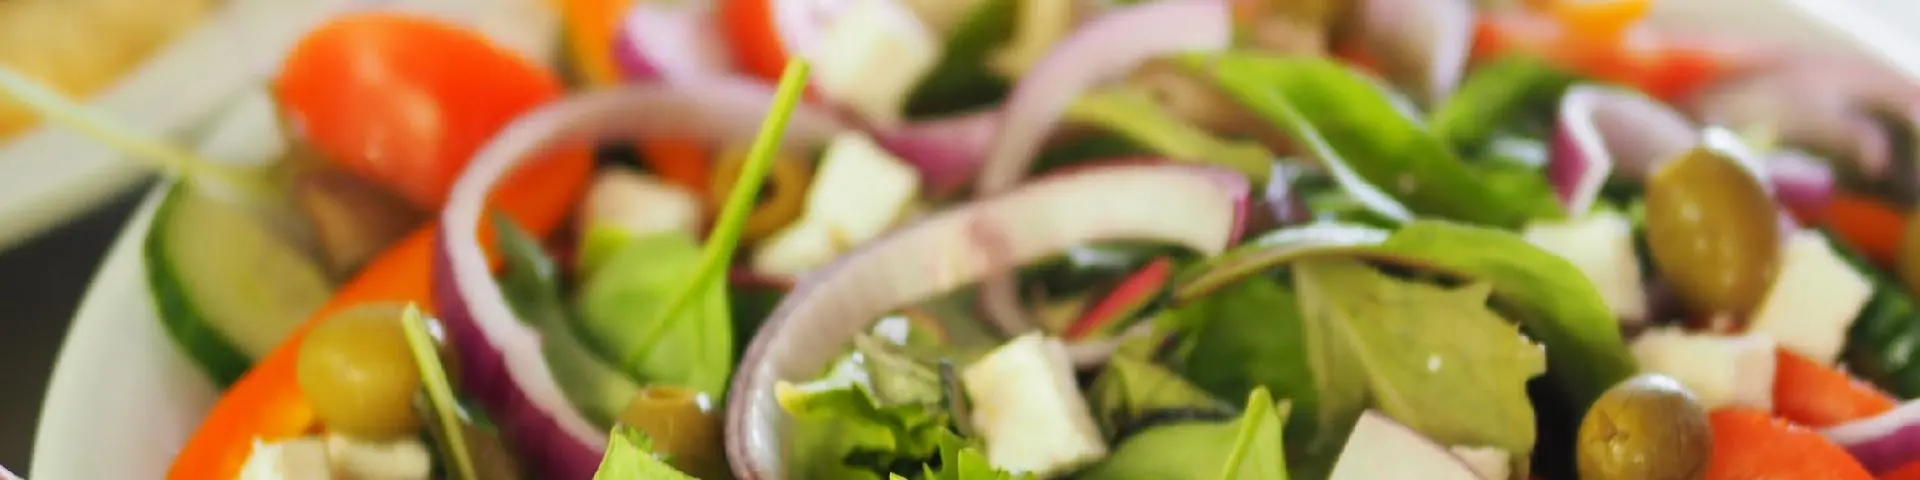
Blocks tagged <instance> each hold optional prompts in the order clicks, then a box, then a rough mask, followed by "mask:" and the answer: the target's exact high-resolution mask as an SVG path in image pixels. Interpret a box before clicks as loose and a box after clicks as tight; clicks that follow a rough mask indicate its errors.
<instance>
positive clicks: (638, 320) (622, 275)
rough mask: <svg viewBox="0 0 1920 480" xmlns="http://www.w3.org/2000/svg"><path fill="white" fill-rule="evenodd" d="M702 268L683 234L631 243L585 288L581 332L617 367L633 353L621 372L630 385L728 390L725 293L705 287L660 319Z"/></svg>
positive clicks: (728, 330)
mask: <svg viewBox="0 0 1920 480" xmlns="http://www.w3.org/2000/svg"><path fill="white" fill-rule="evenodd" d="M699 262H700V250H699V247H698V246H696V245H694V241H693V238H691V237H689V236H687V235H686V234H684V233H681V232H660V233H653V234H648V235H642V236H637V237H632V238H629V239H628V240H627V243H626V245H624V246H622V247H620V249H619V251H618V252H615V253H614V254H613V256H612V257H610V258H608V259H606V262H605V264H604V265H602V266H601V267H600V268H599V271H598V273H596V274H595V275H594V276H593V277H592V278H591V279H589V280H588V281H587V282H586V284H585V285H583V286H582V288H581V291H580V296H579V298H577V299H576V307H577V308H579V311H580V318H579V322H580V324H579V327H580V329H581V330H582V331H584V332H585V335H584V336H585V337H587V338H588V339H589V340H590V342H591V344H592V345H593V346H594V347H595V350H597V351H598V352H599V353H600V355H602V356H603V357H605V358H606V359H608V360H609V361H613V362H615V364H616V365H617V364H619V362H620V361H622V360H624V359H627V357H624V356H627V355H632V354H635V353H638V354H639V356H638V357H634V359H637V360H638V361H637V362H631V361H629V362H625V365H624V366H623V367H621V368H620V370H621V371H623V372H625V374H626V376H627V377H628V378H630V379H632V381H633V382H634V383H635V384H642V385H644V384H650V383H665V384H672V385H681V386H685V387H688V388H692V389H694V390H698V391H700V392H702V393H706V394H708V395H713V396H715V397H719V396H721V394H722V393H724V392H725V391H726V388H727V384H726V382H727V376H728V375H730V374H731V373H732V369H733V323H732V320H731V318H730V317H729V313H730V305H729V304H728V302H727V292H726V291H725V290H724V289H721V288H710V289H707V290H706V291H704V292H702V294H701V297H702V298H701V299H700V303H699V304H698V305H697V306H696V308H694V309H692V310H690V311H685V312H681V313H680V314H679V315H676V316H674V317H670V318H665V319H660V318H659V316H660V314H661V311H662V310H663V309H664V308H666V305H667V304H668V302H670V301H671V300H670V298H669V297H668V295H671V293H670V292H672V291H674V289H676V288H679V287H681V286H682V285H684V284H685V283H686V282H687V279H688V278H689V277H692V276H694V275H695V273H694V272H695V270H697V269H698V268H700V267H699ZM656 329H657V330H656ZM650 335H653V336H658V337H659V338H661V339H665V340H650V339H649V338H648V337H649V336H650ZM615 411H618V410H615Z"/></svg>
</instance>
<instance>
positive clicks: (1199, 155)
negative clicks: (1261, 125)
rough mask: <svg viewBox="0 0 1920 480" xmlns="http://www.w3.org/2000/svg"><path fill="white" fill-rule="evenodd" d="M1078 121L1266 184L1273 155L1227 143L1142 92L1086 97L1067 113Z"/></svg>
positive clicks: (1132, 90) (1257, 147)
mask: <svg viewBox="0 0 1920 480" xmlns="http://www.w3.org/2000/svg"><path fill="white" fill-rule="evenodd" d="M1066 117H1067V119H1069V120H1072V121H1074V122H1077V123H1082V124H1086V125H1094V126H1098V127H1101V128H1104V129H1107V130H1108V131H1112V132H1114V133H1117V134H1119V135H1121V136H1124V137H1126V138H1127V139H1128V140H1132V141H1133V143H1135V144H1138V145H1141V146H1144V147H1147V148H1149V149H1152V150H1153V151H1154V152H1155V153H1158V154H1160V155H1164V156H1167V157H1170V158H1173V159H1176V160H1186V161H1193V162H1204V163H1208V164H1214V165H1218V166H1221V167H1225V168H1230V169H1233V170H1234V171H1237V172H1240V174H1242V175H1246V176H1247V178H1250V179H1252V180H1253V181H1254V183H1266V181H1267V176H1268V174H1270V173H1271V172H1272V171H1273V169H1272V168H1271V166H1272V164H1273V153H1272V152H1269V151H1267V148H1266V147H1264V146H1261V145H1260V144H1258V143H1253V142H1245V141H1235V140H1226V139H1222V138H1219V137H1215V136H1214V135H1213V134H1212V133H1209V132H1207V131H1205V130H1202V129H1200V128H1199V127H1196V126H1194V125H1193V124H1191V123H1188V122H1186V121H1183V120H1181V119H1180V118H1178V117H1175V116H1174V115H1173V114H1172V113H1171V112H1168V111H1167V110H1166V108H1163V107H1161V106H1160V104H1159V103H1156V102H1155V100H1154V99H1153V97H1152V96H1151V95H1149V94H1148V93H1147V92H1146V91H1144V90H1141V89H1137V88H1108V89H1102V90H1094V91H1091V92H1087V93H1086V94H1084V95H1081V97H1080V99H1078V100H1075V101H1074V102H1073V105H1072V106H1070V107H1069V108H1068V109H1067V111H1066Z"/></svg>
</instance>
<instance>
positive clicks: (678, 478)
mask: <svg viewBox="0 0 1920 480" xmlns="http://www.w3.org/2000/svg"><path fill="white" fill-rule="evenodd" d="M609 437H610V438H609V439H608V442H607V456H605V457H602V458H601V459H600V470H599V471H597V472H594V473H593V480H694V478H693V477H692V476H689V475H687V474H685V473H680V471H679V470H674V469H673V466H671V465H667V462H666V460H662V459H660V458H659V457H656V456H654V455H653V439H651V438H647V433H646V432H642V431H640V429H638V428H633V427H629V426H625V425H621V426H619V427H614V429H613V434H612V435H610V436H609Z"/></svg>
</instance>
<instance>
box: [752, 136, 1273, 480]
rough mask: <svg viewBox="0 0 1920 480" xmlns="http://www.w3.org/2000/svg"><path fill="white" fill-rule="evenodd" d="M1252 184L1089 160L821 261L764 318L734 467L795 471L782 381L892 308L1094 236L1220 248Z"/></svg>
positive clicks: (1180, 169)
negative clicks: (790, 465)
mask: <svg viewBox="0 0 1920 480" xmlns="http://www.w3.org/2000/svg"><path fill="white" fill-rule="evenodd" d="M1140 192H1154V193H1153V194H1151V195H1142V194H1141V193H1140ZM1248 194H1249V186H1248V185H1247V181H1246V179H1245V177H1242V176H1239V175H1237V174H1234V173H1232V172H1230V171H1227V170H1220V169H1215V168H1210V167H1199V166H1192V165H1178V164H1170V163H1157V164H1121V165H1102V166H1096V167H1088V168H1084V169H1078V170H1076V171H1074V172H1073V173H1062V174H1058V175H1051V176H1049V177H1048V178H1046V179H1042V180H1039V181H1035V182H1031V183H1028V184H1025V185H1022V186H1021V187H1020V188H1017V189H1014V190H1011V191H1008V192H1006V193H1004V194H1001V195H995V196H992V197H987V198H985V199H982V200H979V201H976V202H974V203H971V204H967V205H964V206H961V207H959V208H957V209H954V210H948V211H946V212H942V213H939V214H936V215H934V216H932V217H928V218H927V219H925V220H922V221H920V222H918V223H915V224H913V225H910V226H908V227H905V228H902V229H899V230H896V231H894V232H892V233H890V234H888V235H887V236H886V237H883V238H881V239H879V240H875V241H873V242H869V243H868V244H866V245H864V246H862V247H860V248H859V249H857V250H855V251H854V252H852V253H850V254H848V255H846V256H843V257H841V258H840V259H839V260H837V261H835V262H834V263H833V264H831V265H828V266H826V267H824V268H821V269H819V270H816V271H814V272H813V273H811V274H809V275H807V276H806V277H805V278H804V279H802V280H801V282H800V284H799V285H797V286H796V287H795V288H794V290H793V292H792V293H789V294H788V295H787V296H786V298H785V299H783V300H782V301H781V302H780V306H779V307H777V308H776V309H775V310H774V313H773V315H772V316H771V317H770V318H768V319H767V322H766V323H765V324H764V325H763V326H761V328H760V331H759V333H758V334H757V335H755V336H754V339H753V343H752V345H751V346H749V347H748V348H747V353H746V359H745V361H743V362H742V363H741V365H740V370H739V373H738V374H737V375H736V376H735V377H734V381H733V388H732V389H731V393H730V394H729V400H728V401H729V404H728V408H727V433H726V435H725V437H726V442H727V456H728V458H729V459H730V461H731V462H732V464H733V470H734V474H735V475H736V476H738V477H739V478H741V479H743V480H773V479H779V478H785V477H784V476H783V475H782V465H783V464H784V461H785V457H784V454H785V452H783V451H782V448H781V445H782V435H783V432H782V431H781V429H782V428H784V426H785V425H786V424H787V423H788V422H787V421H786V418H785V415H786V414H785V413H784V412H783V411H781V409H780V406H779V404H778V403H777V402H776V401H775V399H774V393H773V390H774V384H775V383H776V382H778V381H781V380H790V381H797V380H802V379H806V378H810V377H812V376H814V375H816V374H818V373H819V372H820V371H821V369H822V368H824V367H825V366H826V365H827V363H828V362H830V361H832V360H833V359H834V358H835V357H836V356H838V355H839V354H840V353H842V352H844V351H845V349H846V347H847V344H848V342H849V341H850V340H851V339H852V337H853V335H854V334H855V333H857V332H859V331H861V330H863V329H864V328H866V326H867V325H868V324H870V323H872V321H873V319H875V318H879V316H880V315H882V314H885V313H887V312H889V311H892V310H895V309H898V308H901V307H905V306H908V305H911V304H912V303H914V302H916V301H918V300H921V299H925V298H928V297H932V296H935V295H939V294H942V293H947V292H951V291H953V290H955V289H958V288H961V287H963V286H965V285H967V284H969V283H973V282H975V281H978V280H980V279H981V278H982V277H985V276H986V275H988V274H989V273H992V272H994V271H999V270H1004V269H1008V268H1013V267H1014V266H1015V265H1016V264H1022V263H1026V262H1030V261H1033V260H1035V259H1039V258H1043V257H1045V256H1048V255H1052V254H1055V253H1058V252H1060V251H1063V250H1065V249H1066V248H1068V247H1071V246H1074V245H1080V244H1085V243H1088V242H1096V241H1102V240H1120V239H1128V240H1152V241H1165V242H1170V243H1177V244H1180V245H1184V246H1187V247H1190V248H1193V249H1196V250H1199V251H1200V252H1202V253H1204V254H1216V253H1219V252H1220V251H1222V250H1223V249H1225V248H1227V247H1228V246H1229V245H1231V244H1232V243H1233V242H1234V240H1235V237H1237V236H1238V235H1239V225H1240V224H1241V221H1242V219H1243V218H1244V217H1245V215H1246V209H1247V196H1248ZM990 250H995V251H990ZM989 257H998V258H995V259H993V260H991V261H989V260H988V259H989Z"/></svg>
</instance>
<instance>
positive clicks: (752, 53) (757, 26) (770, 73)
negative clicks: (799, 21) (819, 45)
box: [719, 0, 787, 81]
mask: <svg viewBox="0 0 1920 480" xmlns="http://www.w3.org/2000/svg"><path fill="white" fill-rule="evenodd" d="M776 1H780V0H721V2H720V12H719V13H720V15H719V17H720V28H721V31H722V32H724V33H725V34H726V38H727V48H728V49H730V50H731V51H732V52H733V59H734V64H735V65H739V66H740V68H741V69H742V70H745V71H746V72H747V73H749V74H752V75H753V76H755V77H759V78H762V79H765V80H767V81H777V80H779V79H780V71H781V70H783V69H785V68H786V66H787V46H786V45H785V43H783V41H782V40H781V39H780V28H779V26H778V25H776V24H775V23H774V21H773V2H776Z"/></svg>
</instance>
